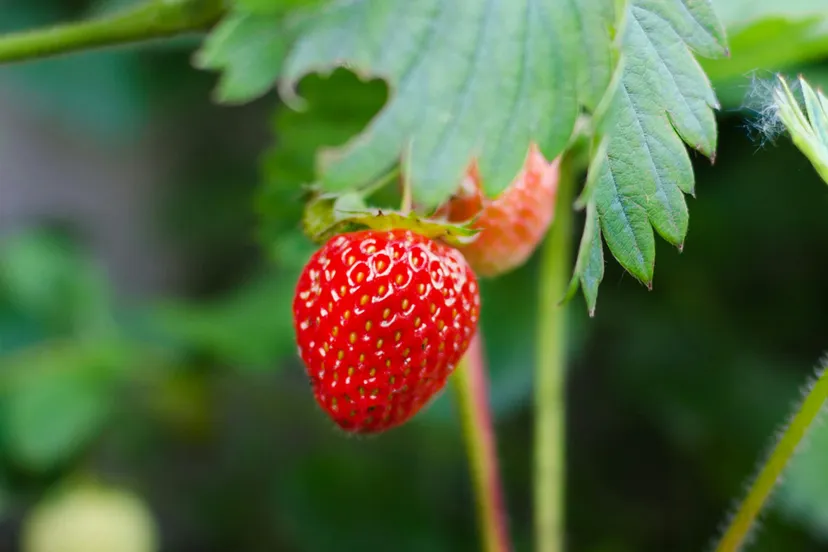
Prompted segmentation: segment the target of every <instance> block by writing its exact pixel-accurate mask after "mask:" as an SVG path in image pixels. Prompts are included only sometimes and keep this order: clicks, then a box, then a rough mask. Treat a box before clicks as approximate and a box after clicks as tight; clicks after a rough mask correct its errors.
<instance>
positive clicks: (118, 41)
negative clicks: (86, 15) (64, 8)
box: [0, 0, 224, 63]
mask: <svg viewBox="0 0 828 552" xmlns="http://www.w3.org/2000/svg"><path fill="white" fill-rule="evenodd" d="M223 12H224V2H223V0H150V1H148V2H147V3H145V4H141V5H138V6H136V7H133V8H129V9H127V10H125V11H121V12H119V13H116V14H114V15H112V16H108V17H103V18H100V19H94V20H90V21H80V22H76V23H65V24H61V25H57V26H54V27H47V28H43V29H34V30H30V31H21V32H16V33H11V34H6V35H0V63H11V62H17V61H26V60H33V59H39V58H45V57H51V56H56V55H62V54H68V53H72V52H78V51H82V50H89V49H93V48H102V47H107V46H117V45H123V44H130V43H133V42H142V41H146V40H151V39H155V38H164V37H171V36H176V35H180V34H185V33H188V32H192V31H201V30H205V29H207V28H208V27H210V26H211V25H212V24H213V23H215V22H216V21H218V20H219V18H220V17H221V15H222V13H223Z"/></svg>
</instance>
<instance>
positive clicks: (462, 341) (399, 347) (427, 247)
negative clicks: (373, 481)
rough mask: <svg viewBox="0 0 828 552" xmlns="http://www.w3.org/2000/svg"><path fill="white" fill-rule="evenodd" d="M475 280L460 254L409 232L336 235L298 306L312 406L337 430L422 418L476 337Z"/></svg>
mask: <svg viewBox="0 0 828 552" xmlns="http://www.w3.org/2000/svg"><path fill="white" fill-rule="evenodd" d="M479 309H480V295H479V291H478V287H477V279H476V278H475V275H474V273H473V272H472V271H471V268H470V267H469V265H468V263H466V261H465V259H464V258H463V255H461V254H460V253H459V252H458V251H457V250H455V249H452V248H450V247H448V246H445V245H442V244H439V243H437V242H434V241H432V240H430V239H429V238H426V237H424V236H422V235H419V234H416V233H414V232H412V231H410V230H390V231H378V230H364V231H360V232H354V233H349V234H341V235H338V236H334V237H333V238H331V239H330V240H328V242H327V243H326V244H325V245H324V246H323V247H322V248H321V249H320V250H319V251H317V252H316V253H315V254H314V255H313V257H311V259H310V261H309V262H308V264H307V265H306V266H305V268H304V271H303V272H302V274H301V276H300V277H299V282H298V284H297V288H296V295H295V297H294V301H293V317H294V328H295V331H296V341H297V343H298V345H299V354H300V356H301V357H302V360H303V361H304V363H305V366H306V368H307V372H308V376H309V377H310V380H311V384H312V386H313V393H314V396H315V398H316V401H317V402H318V403H319V405H320V406H321V407H322V409H323V410H324V411H325V412H327V413H328V415H329V416H330V417H331V418H332V419H333V420H334V422H336V424H337V425H339V427H341V428H342V429H344V430H346V431H351V432H355V433H376V432H380V431H384V430H387V429H389V428H391V427H394V426H397V425H399V424H402V423H403V422H405V421H406V420H408V419H410V418H411V417H412V416H414V414H416V413H417V412H418V411H419V410H420V409H421V408H422V407H423V406H424V405H425V404H426V403H427V402H428V401H429V400H430V399H431V398H432V397H433V396H434V395H435V394H436V393H437V392H438V391H440V390H441V389H442V388H443V386H444V385H445V383H446V378H448V376H449V375H451V373H452V372H453V371H454V367H455V366H456V365H457V363H458V362H459V361H460V358H461V357H462V356H463V354H464V353H465V352H466V349H467V348H468V346H469V342H470V341H471V339H472V337H473V336H474V334H475V332H476V330H477V320H478V314H479Z"/></svg>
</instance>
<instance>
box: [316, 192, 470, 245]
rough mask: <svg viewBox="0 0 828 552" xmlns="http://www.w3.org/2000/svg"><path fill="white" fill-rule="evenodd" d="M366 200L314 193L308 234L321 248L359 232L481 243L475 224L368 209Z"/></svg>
mask: <svg viewBox="0 0 828 552" xmlns="http://www.w3.org/2000/svg"><path fill="white" fill-rule="evenodd" d="M364 197H365V195H364V192H346V193H342V194H335V193H319V192H316V191H313V190H311V191H310V197H309V198H308V200H307V202H306V204H305V212H304V214H303V217H302V226H303V229H304V232H305V234H306V235H307V236H308V238H310V239H311V240H312V241H314V242H316V243H320V244H321V243H325V242H326V241H328V240H329V239H331V238H332V237H333V236H336V235H338V234H345V233H348V232H357V231H359V230H393V229H405V230H411V231H412V232H415V233H417V234H420V235H422V236H425V237H427V238H430V239H433V240H440V241H442V242H444V243H446V244H448V245H451V246H454V247H459V246H462V245H468V244H470V243H471V242H473V241H474V240H475V239H477V234H478V232H479V231H478V230H476V229H474V228H472V226H471V225H472V223H473V220H472V221H467V222H464V223H451V222H447V221H445V220H442V219H439V218H428V217H423V216H421V215H419V214H417V213H415V212H410V213H403V212H402V211H393V210H391V211H389V210H385V209H378V208H375V207H368V206H367V205H366V204H365V200H364Z"/></svg>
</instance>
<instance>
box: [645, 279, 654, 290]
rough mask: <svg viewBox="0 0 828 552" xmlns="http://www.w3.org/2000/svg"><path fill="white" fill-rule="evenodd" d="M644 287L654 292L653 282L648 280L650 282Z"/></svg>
mask: <svg viewBox="0 0 828 552" xmlns="http://www.w3.org/2000/svg"><path fill="white" fill-rule="evenodd" d="M644 285H645V286H647V291H653V281H652V280H648V281H646V282H644Z"/></svg>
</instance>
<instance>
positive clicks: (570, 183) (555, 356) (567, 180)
mask: <svg viewBox="0 0 828 552" xmlns="http://www.w3.org/2000/svg"><path fill="white" fill-rule="evenodd" d="M560 171H561V172H560V178H559V180H558V196H557V199H556V207H555V209H556V211H555V219H554V222H553V223H552V228H551V230H550V232H549V235H548V236H547V237H546V241H545V242H544V245H543V249H542V251H541V269H540V290H539V299H538V300H539V303H540V306H539V309H540V310H539V313H538V316H539V318H538V335H537V347H538V349H537V355H538V356H537V359H538V360H537V365H536V373H535V436H534V438H535V462H534V470H535V472H534V479H535V481H534V483H535V546H536V550H538V551H542V552H562V551H563V550H564V536H563V533H564V531H563V530H564V514H563V510H564V480H565V469H564V457H565V423H564V422H565V404H564V377H565V373H566V355H567V351H566V336H567V322H568V320H567V315H566V306H565V305H561V298H562V297H563V296H564V295H565V294H566V288H567V283H568V280H569V270H570V257H571V255H572V253H571V250H572V202H573V198H574V192H575V190H574V188H575V180H574V173H573V170H572V162H571V159H570V158H569V157H568V156H566V157H564V158H563V160H562V162H561V168H560Z"/></svg>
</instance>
